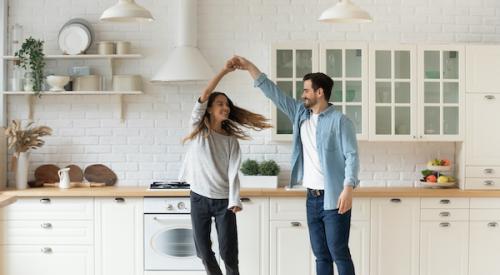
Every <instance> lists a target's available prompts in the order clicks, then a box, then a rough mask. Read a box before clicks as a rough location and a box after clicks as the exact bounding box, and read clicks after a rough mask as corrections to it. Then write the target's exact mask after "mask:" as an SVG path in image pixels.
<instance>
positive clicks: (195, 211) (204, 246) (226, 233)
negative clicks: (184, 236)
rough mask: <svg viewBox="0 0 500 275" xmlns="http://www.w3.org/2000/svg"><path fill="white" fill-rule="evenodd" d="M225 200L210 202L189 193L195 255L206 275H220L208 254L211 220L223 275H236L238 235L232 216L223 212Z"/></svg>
mask: <svg viewBox="0 0 500 275" xmlns="http://www.w3.org/2000/svg"><path fill="white" fill-rule="evenodd" d="M227 206H228V200H227V199H210V198H207V197H204V196H201V195H199V194H196V193H195V192H192V191H191V222H192V224H193V232H194V244H195V246H196V253H197V255H198V257H199V258H200V259H201V260H202V262H203V264H204V265H205V270H206V271H207V275H222V271H221V269H220V267H219V264H218V263H217V260H216V258H215V254H214V252H213V251H212V241H211V240H210V233H211V229H212V217H214V218H215V227H216V229H217V239H218V241H219V250H220V255H221V257H222V260H224V263H225V265H226V274H227V275H239V274H240V272H239V271H238V234H237V229H236V215H235V214H234V213H233V212H232V211H231V210H228V209H227Z"/></svg>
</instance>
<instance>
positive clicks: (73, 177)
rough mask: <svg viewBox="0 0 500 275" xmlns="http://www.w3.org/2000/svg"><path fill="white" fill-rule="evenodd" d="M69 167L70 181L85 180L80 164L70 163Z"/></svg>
mask: <svg viewBox="0 0 500 275" xmlns="http://www.w3.org/2000/svg"><path fill="white" fill-rule="evenodd" d="M66 168H69V181H70V182H83V171H82V168H80V166H78V165H74V164H70V165H68V166H66Z"/></svg>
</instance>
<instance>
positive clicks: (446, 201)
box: [420, 198, 469, 209]
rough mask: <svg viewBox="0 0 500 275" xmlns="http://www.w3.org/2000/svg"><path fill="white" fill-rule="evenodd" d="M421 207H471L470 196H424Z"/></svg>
mask: <svg viewBox="0 0 500 275" xmlns="http://www.w3.org/2000/svg"><path fill="white" fill-rule="evenodd" d="M420 207H421V208H451V209H454V208H469V198H422V199H421V203H420Z"/></svg>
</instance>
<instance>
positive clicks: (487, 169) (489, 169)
mask: <svg viewBox="0 0 500 275" xmlns="http://www.w3.org/2000/svg"><path fill="white" fill-rule="evenodd" d="M493 171H494V170H493V169H491V168H486V169H484V173H485V174H493Z"/></svg>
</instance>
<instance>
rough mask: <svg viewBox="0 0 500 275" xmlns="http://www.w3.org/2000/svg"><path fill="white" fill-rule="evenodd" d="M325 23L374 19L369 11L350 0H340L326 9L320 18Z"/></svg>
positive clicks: (361, 21) (358, 21)
mask: <svg viewBox="0 0 500 275" xmlns="http://www.w3.org/2000/svg"><path fill="white" fill-rule="evenodd" d="M318 20H319V21H321V22H325V23H366V22H372V21H373V19H372V17H371V16H370V14H368V12H366V11H364V10H362V9H361V8H360V7H358V6H356V5H355V4H353V3H352V2H351V1H350V0H339V2H338V3H337V4H336V5H335V6H333V7H331V8H329V9H327V10H325V11H324V12H323V13H322V14H321V16H320V17H319V18H318Z"/></svg>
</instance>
